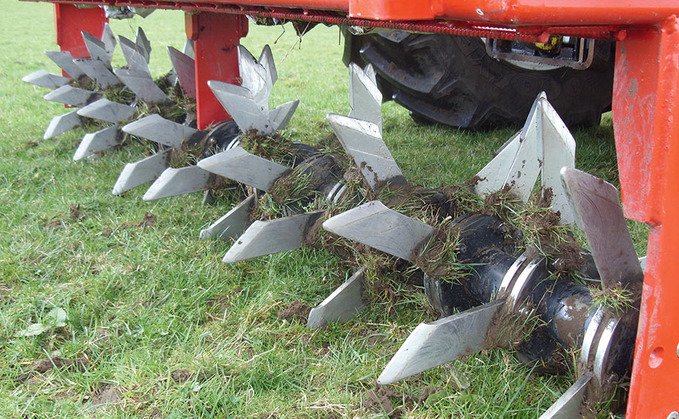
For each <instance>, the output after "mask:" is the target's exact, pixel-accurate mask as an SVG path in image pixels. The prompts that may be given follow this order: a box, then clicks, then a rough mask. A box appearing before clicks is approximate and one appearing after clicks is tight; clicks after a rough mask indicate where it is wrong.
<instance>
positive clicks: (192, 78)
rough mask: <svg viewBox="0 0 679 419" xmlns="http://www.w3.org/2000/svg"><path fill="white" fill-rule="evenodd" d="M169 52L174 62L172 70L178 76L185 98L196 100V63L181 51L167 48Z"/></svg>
mask: <svg viewBox="0 0 679 419" xmlns="http://www.w3.org/2000/svg"><path fill="white" fill-rule="evenodd" d="M167 52H168V54H169V55H170V61H172V68H174V71H175V73H176V74H177V80H178V81H179V86H181V88H182V92H184V95H185V96H188V97H190V98H193V99H195V98H196V62H195V61H194V59H193V58H191V57H190V56H189V55H186V54H184V53H182V52H180V51H179V50H177V49H175V48H172V47H167Z"/></svg>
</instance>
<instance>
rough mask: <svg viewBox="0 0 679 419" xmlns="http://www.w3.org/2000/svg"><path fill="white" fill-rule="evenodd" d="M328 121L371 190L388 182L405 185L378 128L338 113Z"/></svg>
mask: <svg viewBox="0 0 679 419" xmlns="http://www.w3.org/2000/svg"><path fill="white" fill-rule="evenodd" d="M328 122H329V123H330V126H331V127H332V129H333V131H334V132H335V134H336V135H337V138H338V139H339V141H340V143H342V147H344V150H345V151H346V152H347V154H349V155H350V156H351V157H352V158H353V160H354V162H355V163H356V166H357V167H358V168H359V170H360V171H361V174H362V175H363V177H364V178H365V180H366V181H367V182H368V184H369V185H370V187H371V188H372V189H373V190H375V189H377V188H378V187H380V186H382V185H384V184H385V183H387V182H389V183H391V184H395V185H397V184H405V183H406V180H405V178H404V177H403V173H402V172H401V169H400V168H399V167H398V164H396V161H395V160H394V158H393V157H392V156H391V153H390V152H389V149H388V148H387V145H386V144H385V143H384V141H383V140H382V135H381V134H380V129H379V127H378V126H377V125H375V124H373V123H371V122H367V121H361V120H358V119H354V118H350V117H348V116H344V115H337V114H330V115H328Z"/></svg>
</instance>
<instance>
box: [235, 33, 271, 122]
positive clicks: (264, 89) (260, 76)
mask: <svg viewBox="0 0 679 419" xmlns="http://www.w3.org/2000/svg"><path fill="white" fill-rule="evenodd" d="M238 68H239V70H240V77H241V79H242V81H243V82H242V86H243V87H244V88H245V89H247V90H248V91H249V92H250V93H251V95H252V99H253V100H254V102H255V103H256V104H257V105H259V106H260V107H262V108H266V109H268V108H269V96H270V95H271V90H272V89H273V85H274V84H275V83H276V80H277V79H278V73H277V72H276V65H275V64H274V60H273V55H272V54H271V49H270V48H269V46H268V45H266V46H265V47H264V49H263V50H262V55H261V57H260V61H257V60H255V57H253V56H252V54H250V51H248V50H247V49H246V48H245V47H244V46H242V45H239V46H238Z"/></svg>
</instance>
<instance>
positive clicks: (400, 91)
mask: <svg viewBox="0 0 679 419" xmlns="http://www.w3.org/2000/svg"><path fill="white" fill-rule="evenodd" d="M597 42H598V43H597V47H596V49H595V61H594V64H593V65H592V66H591V67H590V68H589V69H587V70H574V69H571V68H557V69H551V70H529V69H525V68H522V67H519V66H516V65H513V64H511V63H509V62H506V61H501V60H496V59H493V58H491V57H490V56H489V55H488V54H487V53H486V51H485V44H484V42H483V41H482V40H481V39H479V38H469V37H458V36H452V35H435V34H410V33H406V32H389V33H382V34H377V35H371V36H370V37H366V38H365V39H361V41H360V42H356V43H355V45H356V44H359V43H360V44H361V45H362V48H361V56H362V58H363V60H364V61H365V62H367V63H371V64H372V65H373V66H374V67H375V70H376V71H377V74H378V84H379V85H380V90H382V93H383V95H384V97H385V100H388V99H389V98H391V99H393V100H395V101H396V102H397V103H399V104H401V105H402V106H404V107H405V108H407V109H408V110H410V112H411V116H412V117H413V119H415V120H416V121H418V122H437V123H441V124H445V125H451V126H454V127H461V128H471V129H486V128H496V127H503V126H521V125H523V123H524V121H525V118H526V116H527V115H528V112H529V111H530V107H531V105H532V103H533V101H534V100H535V98H536V97H537V95H538V93H540V92H541V91H545V92H546V93H547V98H548V99H549V101H550V103H551V104H552V105H553V106H554V107H555V108H556V110H557V112H559V115H560V116H561V118H562V119H563V120H564V122H566V124H567V125H569V126H590V125H596V124H598V123H599V122H600V120H601V114H602V113H603V112H606V111H608V110H610V106H611V97H612V91H613V62H614V60H613V58H614V57H613V55H614V54H613V52H612V45H611V43H609V42H599V41H597Z"/></svg>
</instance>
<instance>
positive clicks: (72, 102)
mask: <svg viewBox="0 0 679 419" xmlns="http://www.w3.org/2000/svg"><path fill="white" fill-rule="evenodd" d="M96 97H98V95H97V94H96V93H94V92H92V91H91V90H85V89H81V88H78V87H73V86H71V85H69V84H66V85H64V86H61V87H59V88H58V89H56V90H53V91H51V92H49V93H47V94H46V95H45V96H43V98H44V99H45V100H49V101H50V102H57V103H63V104H64V105H69V106H77V107H81V106H85V105H87V104H88V103H89V102H91V101H92V100H93V99H94V98H96Z"/></svg>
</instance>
